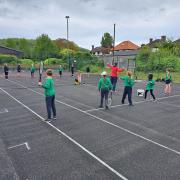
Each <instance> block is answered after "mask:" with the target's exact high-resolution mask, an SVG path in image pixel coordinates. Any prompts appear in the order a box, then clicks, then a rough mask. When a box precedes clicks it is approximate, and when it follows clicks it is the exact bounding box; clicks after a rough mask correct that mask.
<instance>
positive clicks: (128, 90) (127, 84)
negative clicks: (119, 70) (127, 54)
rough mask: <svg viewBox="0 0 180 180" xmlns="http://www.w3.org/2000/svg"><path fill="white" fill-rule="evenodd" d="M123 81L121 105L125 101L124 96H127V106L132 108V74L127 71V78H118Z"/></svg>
mask: <svg viewBox="0 0 180 180" xmlns="http://www.w3.org/2000/svg"><path fill="white" fill-rule="evenodd" d="M120 79H122V80H123V81H124V93H123V97H122V100H121V102H122V104H124V101H125V99H126V96H127V95H128V101H129V106H133V104H132V87H133V86H134V79H133V77H132V72H131V71H127V76H124V77H120Z"/></svg>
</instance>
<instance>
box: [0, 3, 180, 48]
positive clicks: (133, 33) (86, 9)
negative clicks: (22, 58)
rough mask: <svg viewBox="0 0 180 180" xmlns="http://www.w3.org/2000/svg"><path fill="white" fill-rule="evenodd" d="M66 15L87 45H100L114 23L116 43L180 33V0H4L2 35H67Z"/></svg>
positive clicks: (74, 34) (73, 37)
mask: <svg viewBox="0 0 180 180" xmlns="http://www.w3.org/2000/svg"><path fill="white" fill-rule="evenodd" d="M66 15H69V16H70V19H69V28H70V39H71V40H73V41H75V42H76V43H78V44H79V45H81V46H83V47H86V48H91V45H92V44H94V45H97V46H98V45H99V44H100V40H101V37H102V35H103V34H104V32H110V33H111V34H113V24H114V23H116V43H118V42H120V41H123V40H126V39H129V40H131V41H134V42H137V43H145V42H146V41H148V39H149V38H150V37H153V38H154V37H158V38H159V36H161V35H164V34H166V35H168V36H170V37H174V38H179V36H180V34H179V32H180V25H179V23H178V22H179V18H180V1H177V0H156V1H155V0H154V1H153V0H132V1H126V0H111V1H109V0H65V1H64V0H28V1H27V0H0V21H1V37H0V38H5V37H26V38H36V37H37V36H39V35H40V34H42V33H47V34H48V35H49V36H50V37H51V38H53V39H56V38H59V37H61V38H63V37H66V19H65V16H66Z"/></svg>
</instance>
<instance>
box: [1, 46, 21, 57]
mask: <svg viewBox="0 0 180 180" xmlns="http://www.w3.org/2000/svg"><path fill="white" fill-rule="evenodd" d="M0 54H9V55H15V56H17V57H22V56H23V52H21V51H16V50H13V49H9V48H6V47H2V46H0Z"/></svg>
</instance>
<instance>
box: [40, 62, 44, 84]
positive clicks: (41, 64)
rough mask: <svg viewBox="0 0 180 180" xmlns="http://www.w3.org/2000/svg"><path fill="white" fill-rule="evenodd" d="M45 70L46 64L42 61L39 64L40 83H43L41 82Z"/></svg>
mask: <svg viewBox="0 0 180 180" xmlns="http://www.w3.org/2000/svg"><path fill="white" fill-rule="evenodd" d="M43 70H44V64H43V62H42V61H41V62H40V64H39V82H40V83H39V84H41V82H42V74H43Z"/></svg>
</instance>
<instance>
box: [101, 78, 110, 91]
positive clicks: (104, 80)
mask: <svg viewBox="0 0 180 180" xmlns="http://www.w3.org/2000/svg"><path fill="white" fill-rule="evenodd" d="M102 89H103V90H112V84H111V81H110V79H109V78H108V77H106V78H101V79H100V80H99V83H98V90H99V91H100V90H102Z"/></svg>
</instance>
